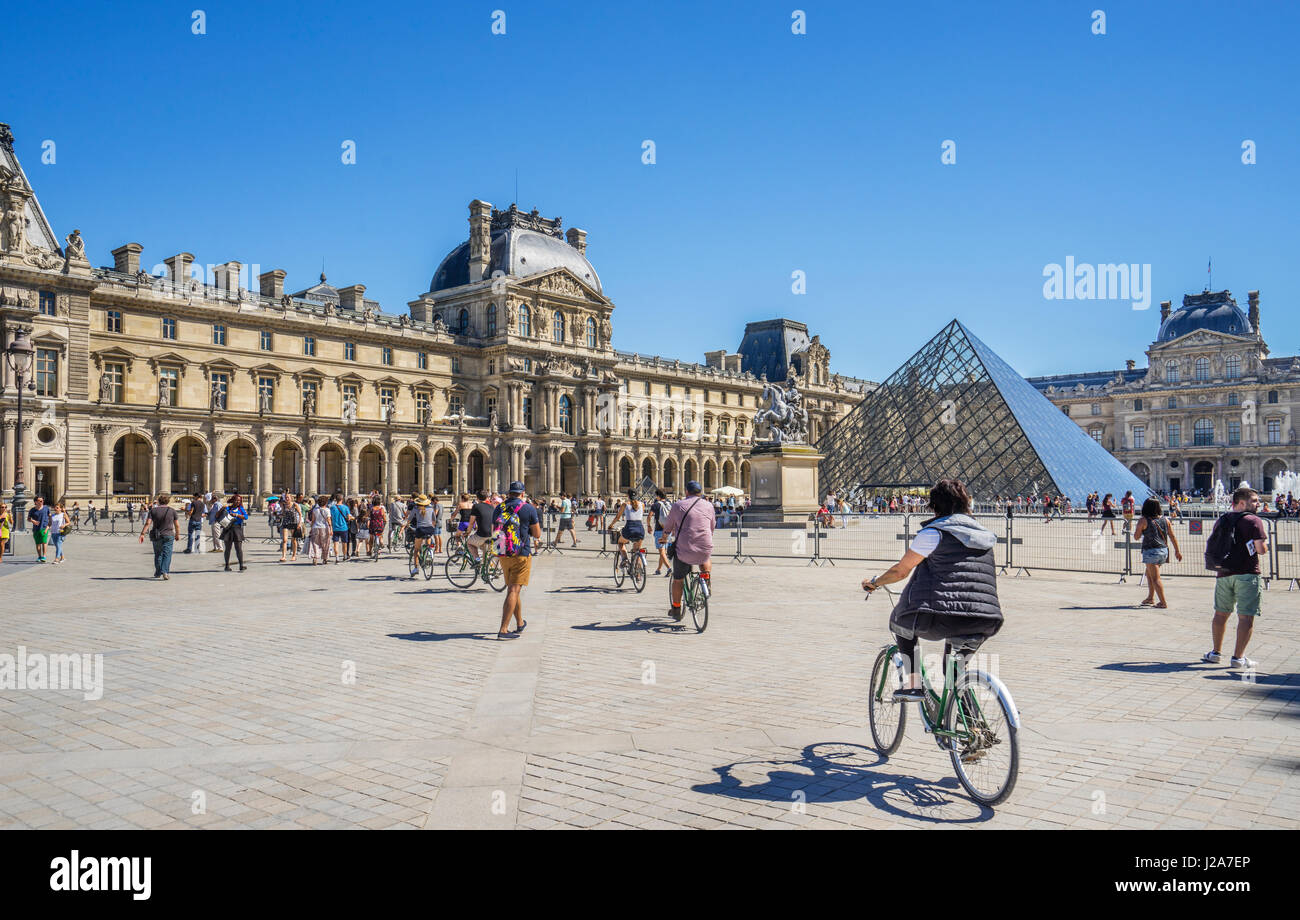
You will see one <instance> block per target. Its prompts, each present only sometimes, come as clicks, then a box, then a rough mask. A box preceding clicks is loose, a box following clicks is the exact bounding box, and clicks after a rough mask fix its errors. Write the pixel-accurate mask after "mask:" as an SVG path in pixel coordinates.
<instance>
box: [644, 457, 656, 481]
mask: <svg viewBox="0 0 1300 920" xmlns="http://www.w3.org/2000/svg"><path fill="white" fill-rule="evenodd" d="M647 479H649V480H650V481H651V482H656V481H657V480H656V479H655V462H654V461H653V460H651V459H650V458H649V457H646V458H645V459H644V460H642V461H641V481H642V482H644V481H645V480H647Z"/></svg>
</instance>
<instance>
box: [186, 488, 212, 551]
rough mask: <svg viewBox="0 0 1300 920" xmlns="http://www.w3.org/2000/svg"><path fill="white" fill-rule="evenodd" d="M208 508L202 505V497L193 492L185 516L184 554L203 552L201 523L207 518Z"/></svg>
mask: <svg viewBox="0 0 1300 920" xmlns="http://www.w3.org/2000/svg"><path fill="white" fill-rule="evenodd" d="M207 512H208V507H207V505H205V504H204V503H203V496H202V495H200V494H199V493H197V492H195V493H194V495H193V496H191V498H190V507H189V510H188V511H187V512H186V515H185V535H186V541H185V552H187V553H201V552H203V521H204V519H205V518H206V517H207Z"/></svg>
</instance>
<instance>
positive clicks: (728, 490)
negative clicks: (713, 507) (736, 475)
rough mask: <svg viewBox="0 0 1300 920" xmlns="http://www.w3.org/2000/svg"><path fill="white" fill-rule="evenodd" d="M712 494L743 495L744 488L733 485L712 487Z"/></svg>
mask: <svg viewBox="0 0 1300 920" xmlns="http://www.w3.org/2000/svg"><path fill="white" fill-rule="evenodd" d="M713 494H714V495H736V496H740V495H744V494H745V490H744V489H737V488H736V487H735V486H723V487H722V488H720V489H714V490H713Z"/></svg>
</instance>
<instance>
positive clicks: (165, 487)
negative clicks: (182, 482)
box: [23, 432, 172, 495]
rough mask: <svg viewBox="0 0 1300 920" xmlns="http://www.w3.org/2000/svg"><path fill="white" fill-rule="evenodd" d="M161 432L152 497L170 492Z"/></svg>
mask: <svg viewBox="0 0 1300 920" xmlns="http://www.w3.org/2000/svg"><path fill="white" fill-rule="evenodd" d="M163 444H164V441H163V435H162V432H159V433H158V450H157V451H156V452H155V453H154V458H153V490H152V492H151V494H152V495H158V494H159V493H161V492H170V491H171V490H172V484H171V471H170V469H169V468H168V464H167V459H168V452H167V449H166V448H165V447H164V446H163ZM23 456H24V457H26V456H27V445H26V443H24V444H23Z"/></svg>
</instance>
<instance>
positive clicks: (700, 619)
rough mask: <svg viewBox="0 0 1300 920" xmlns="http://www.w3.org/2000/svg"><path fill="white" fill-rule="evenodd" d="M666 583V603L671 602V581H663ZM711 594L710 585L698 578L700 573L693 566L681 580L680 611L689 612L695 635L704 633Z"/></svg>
mask: <svg viewBox="0 0 1300 920" xmlns="http://www.w3.org/2000/svg"><path fill="white" fill-rule="evenodd" d="M665 580H666V581H667V582H668V603H670V604H671V603H672V602H673V580H672V579H671V578H668V579H665ZM710 593H712V592H711V587H710V583H709V582H706V581H704V580H703V579H702V578H700V573H699V572H698V571H697V570H696V568H695V566H691V570H690V571H689V572H687V573H686V577H685V578H683V579H682V609H683V610H689V611H690V612H691V620H692V622H694V623H695V631H696V632H697V633H702V632H704V630H705V628H706V627H707V626H708V625H709V594H710Z"/></svg>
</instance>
